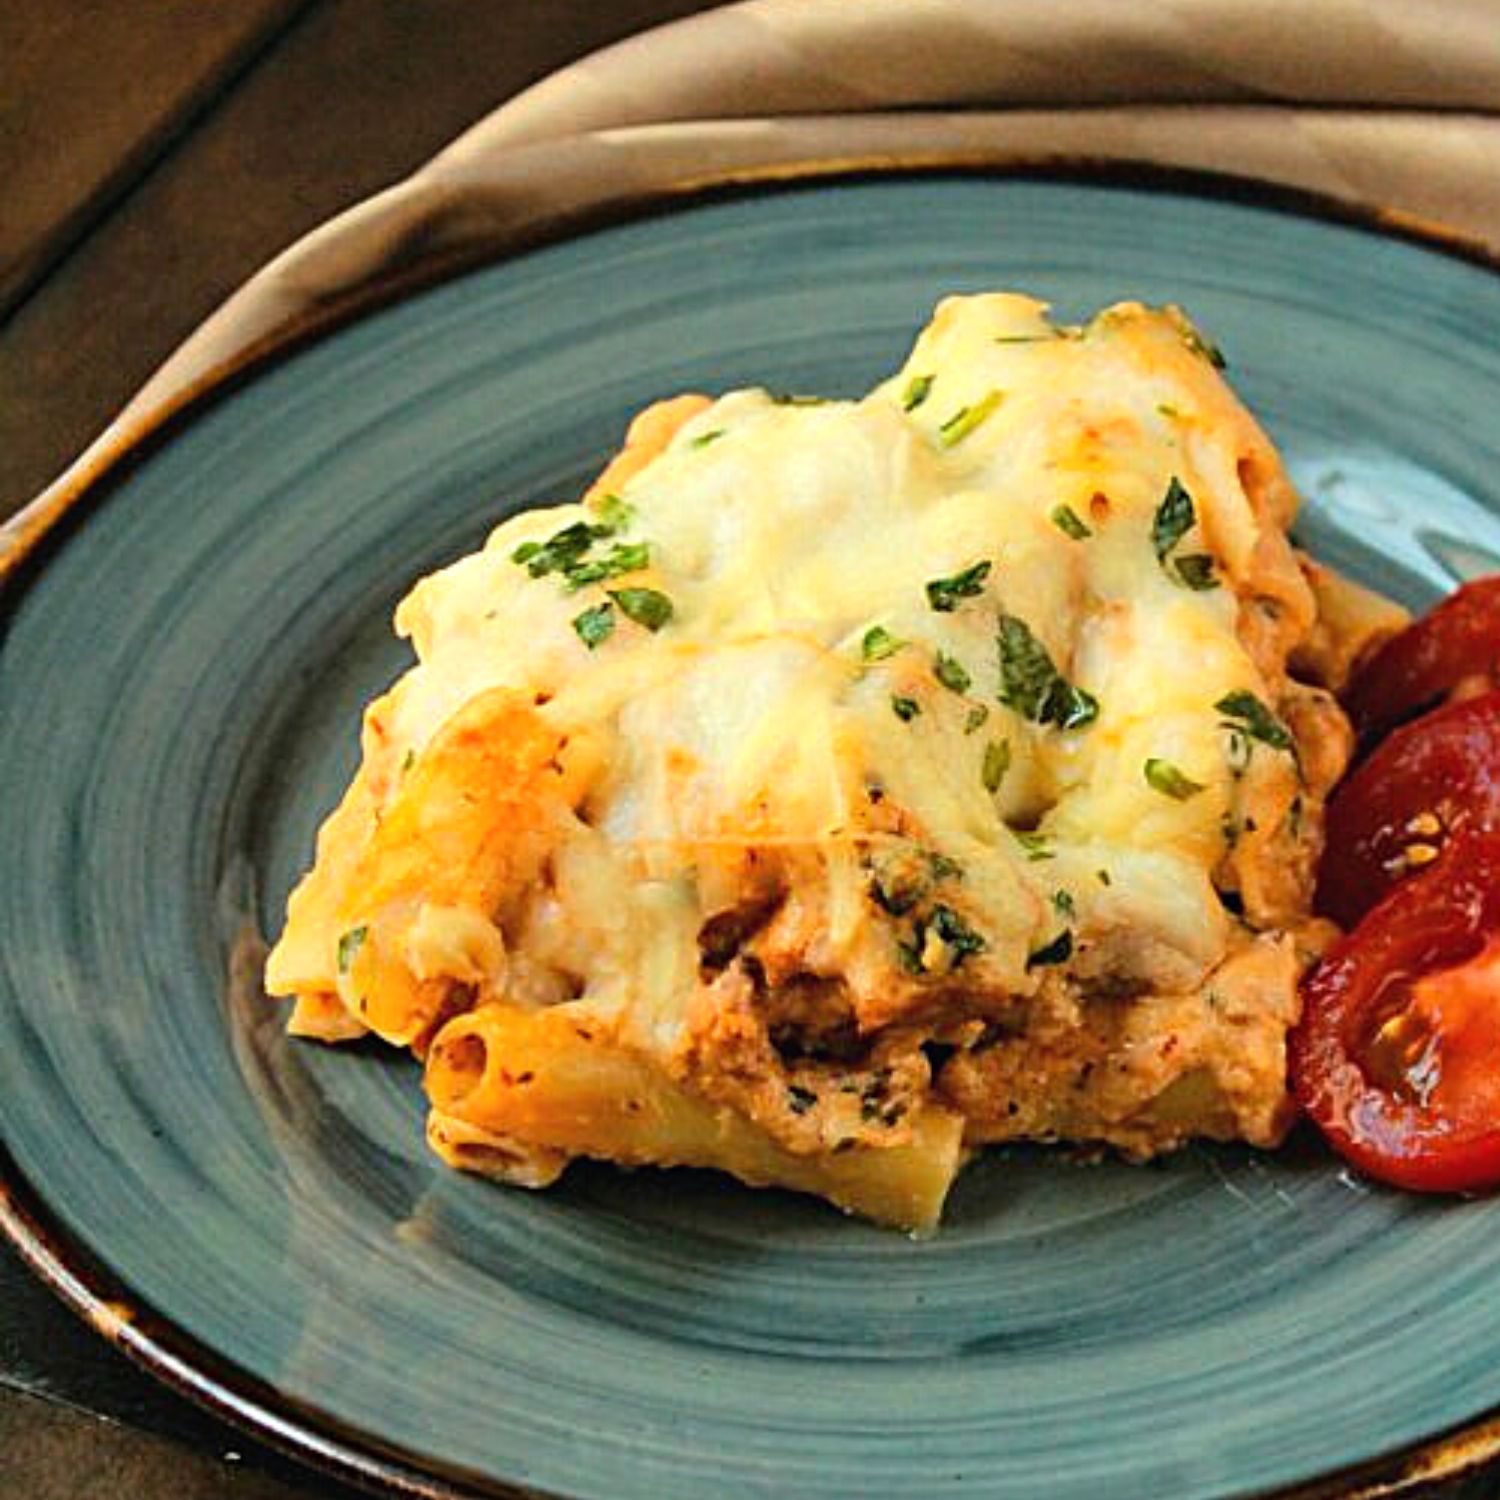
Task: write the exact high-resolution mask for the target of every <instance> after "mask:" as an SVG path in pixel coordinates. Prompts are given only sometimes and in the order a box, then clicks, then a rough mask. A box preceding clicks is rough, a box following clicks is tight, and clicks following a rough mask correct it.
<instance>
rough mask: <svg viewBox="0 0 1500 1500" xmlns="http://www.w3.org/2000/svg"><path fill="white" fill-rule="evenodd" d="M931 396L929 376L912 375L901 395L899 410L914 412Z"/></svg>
mask: <svg viewBox="0 0 1500 1500" xmlns="http://www.w3.org/2000/svg"><path fill="white" fill-rule="evenodd" d="M931 394H932V376H931V375H913V376H912V378H911V379H910V380H908V381H907V382H906V389H905V391H903V392H902V394H901V410H902V411H915V410H916V409H917V408H918V407H919V406H920V405H921V404H922V403H923V402H924V401H925V400H926V399H927V398H928V397H929V396H930V395H931Z"/></svg>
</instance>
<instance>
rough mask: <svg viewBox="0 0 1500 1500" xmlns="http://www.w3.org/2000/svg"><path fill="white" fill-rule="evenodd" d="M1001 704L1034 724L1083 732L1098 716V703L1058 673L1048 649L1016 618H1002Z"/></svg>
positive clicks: (1008, 616)
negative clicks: (1081, 730)
mask: <svg viewBox="0 0 1500 1500" xmlns="http://www.w3.org/2000/svg"><path fill="white" fill-rule="evenodd" d="M999 633H1000V701H1001V702H1002V703H1004V704H1005V705H1006V706H1007V707H1008V708H1013V709H1015V711H1016V712H1017V713H1018V714H1020V715H1021V717H1022V718H1025V719H1030V720H1031V721H1032V722H1033V723H1035V724H1056V725H1057V727H1058V728H1059V729H1081V728H1083V726H1084V725H1086V724H1091V723H1093V721H1094V720H1095V719H1097V718H1098V717H1099V700H1098V699H1097V698H1095V697H1094V695H1093V694H1092V693H1090V692H1087V691H1086V690H1085V689H1083V688H1081V687H1075V686H1074V685H1073V684H1072V683H1070V682H1068V681H1067V679H1066V678H1064V677H1063V675H1062V674H1061V673H1060V672H1059V671H1058V670H1057V667H1056V666H1055V665H1054V664H1053V661H1052V658H1051V656H1050V655H1048V653H1047V648H1046V647H1045V646H1044V645H1043V644H1042V643H1041V642H1040V641H1039V640H1038V639H1037V638H1036V637H1035V636H1034V635H1033V634H1032V633H1031V627H1030V626H1029V625H1027V623H1026V622H1025V621H1024V620H1022V619H1020V618H1019V617H1018V616H1016V615H1006V614H1002V615H1001V616H1000V627H999Z"/></svg>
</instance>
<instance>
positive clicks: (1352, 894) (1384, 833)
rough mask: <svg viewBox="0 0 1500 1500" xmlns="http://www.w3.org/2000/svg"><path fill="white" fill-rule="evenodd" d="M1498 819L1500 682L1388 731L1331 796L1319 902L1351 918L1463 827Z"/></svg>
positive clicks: (1489, 826) (1486, 826)
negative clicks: (1495, 687) (1498, 688)
mask: <svg viewBox="0 0 1500 1500" xmlns="http://www.w3.org/2000/svg"><path fill="white" fill-rule="evenodd" d="M1495 829H1500V692H1493V693H1486V694H1485V695H1484V696H1483V697H1481V698H1470V699H1466V700H1464V701H1462V702H1459V703H1451V704H1449V705H1447V706H1446V707H1445V708H1440V709H1437V710H1435V711H1434V712H1432V713H1430V714H1425V715H1423V717H1422V718H1420V719H1418V720H1416V722H1415V723H1412V724H1407V725H1405V726H1403V727H1402V728H1400V729H1398V730H1396V731H1395V732H1394V733H1393V734H1391V735H1389V736H1388V737H1387V738H1386V739H1385V740H1384V741H1383V742H1382V743H1381V745H1380V746H1379V747H1378V748H1377V749H1376V750H1375V751H1374V752H1373V753H1372V754H1371V755H1370V756H1369V758H1368V759H1366V760H1365V761H1363V762H1362V763H1361V764H1360V765H1359V766H1358V767H1357V768H1356V769H1355V770H1354V772H1353V773H1352V774H1351V775H1350V776H1348V777H1347V778H1346V779H1345V780H1344V781H1343V783H1342V784H1341V785H1340V786H1339V789H1338V790H1337V791H1336V792H1335V793H1334V795H1333V797H1332V799H1331V800H1330V801H1329V804H1328V809H1327V822H1326V844H1325V848H1324V853H1323V859H1322V863H1321V864H1320V866H1319V869H1318V909H1319V910H1320V911H1322V912H1323V913H1325V914H1326V915H1327V916H1330V917H1332V918H1333V919H1334V921H1335V922H1337V923H1339V925H1340V926H1343V927H1353V926H1354V924H1355V923H1356V922H1358V921H1359V920H1360V918H1361V917H1363V916H1364V914H1365V913H1366V912H1367V911H1369V910H1370V908H1371V907H1372V906H1374V905H1375V903H1376V902H1377V901H1379V900H1380V898H1381V897H1382V896H1384V895H1385V893H1386V892H1387V891H1388V890H1389V889H1390V888H1391V887H1392V886H1393V885H1395V884H1396V883H1397V882H1398V881H1400V880H1402V879H1404V878H1405V877H1407V876H1410V875H1414V874H1418V873H1420V872H1421V871H1422V870H1424V869H1427V868H1429V867H1430V866H1431V865H1433V864H1434V863H1435V862H1436V861H1437V860H1438V858H1439V857H1440V856H1441V855H1442V853H1443V850H1444V849H1445V848H1446V846H1447V844H1448V841H1449V840H1450V839H1451V838H1453V837H1454V836H1455V835H1457V834H1459V833H1463V832H1465V831H1469V832H1484V831H1489V830H1495Z"/></svg>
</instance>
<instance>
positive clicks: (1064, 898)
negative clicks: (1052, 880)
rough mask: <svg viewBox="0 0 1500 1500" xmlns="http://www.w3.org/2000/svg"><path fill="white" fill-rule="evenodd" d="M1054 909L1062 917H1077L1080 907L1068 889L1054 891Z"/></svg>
mask: <svg viewBox="0 0 1500 1500" xmlns="http://www.w3.org/2000/svg"><path fill="white" fill-rule="evenodd" d="M1052 910H1053V911H1055V912H1056V913H1057V914H1058V916H1060V917H1070V918H1071V917H1076V916H1077V915H1078V908H1077V906H1075V905H1074V903H1073V897H1072V895H1071V893H1070V892H1068V891H1053V893H1052Z"/></svg>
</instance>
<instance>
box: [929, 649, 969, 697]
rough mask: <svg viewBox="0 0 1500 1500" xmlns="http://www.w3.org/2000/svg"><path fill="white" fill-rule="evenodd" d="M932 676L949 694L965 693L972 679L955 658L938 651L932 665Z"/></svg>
mask: <svg viewBox="0 0 1500 1500" xmlns="http://www.w3.org/2000/svg"><path fill="white" fill-rule="evenodd" d="M932 675H933V676H934V677H936V678H937V680H938V681H939V682H940V683H942V685H943V686H944V687H945V688H947V689H948V690H949V691H950V692H954V693H967V692H968V691H969V685H970V683H971V682H972V681H973V679H972V678H971V677H970V676H969V673H968V670H967V668H966V667H965V666H964V664H963V663H962V662H961V661H959V659H958V658H957V657H956V656H949V655H948V654H947V652H945V651H939V652H938V654H937V658H936V660H935V661H934V662H933V664H932Z"/></svg>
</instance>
